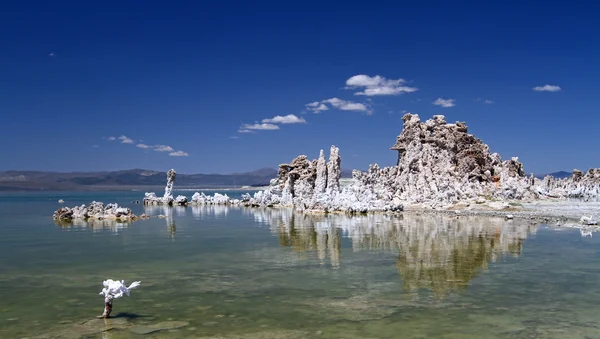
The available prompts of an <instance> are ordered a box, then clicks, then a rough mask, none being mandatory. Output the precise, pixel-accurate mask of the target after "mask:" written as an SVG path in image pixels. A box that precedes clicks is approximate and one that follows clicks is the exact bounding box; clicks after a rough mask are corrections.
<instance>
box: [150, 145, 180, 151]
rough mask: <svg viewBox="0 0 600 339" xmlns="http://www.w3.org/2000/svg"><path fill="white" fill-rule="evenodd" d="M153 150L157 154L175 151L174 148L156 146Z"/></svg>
mask: <svg viewBox="0 0 600 339" xmlns="http://www.w3.org/2000/svg"><path fill="white" fill-rule="evenodd" d="M152 148H153V149H154V150H155V151H157V152H173V151H175V150H174V149H173V147H171V146H167V145H156V146H152Z"/></svg>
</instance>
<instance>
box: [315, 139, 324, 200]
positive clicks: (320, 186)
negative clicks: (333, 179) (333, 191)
mask: <svg viewBox="0 0 600 339" xmlns="http://www.w3.org/2000/svg"><path fill="white" fill-rule="evenodd" d="M316 171H317V173H316V174H317V177H316V178H315V192H316V193H325V189H326V188H327V162H326V160H325V154H324V153H323V150H321V152H320V153H319V159H318V160H317V168H316Z"/></svg>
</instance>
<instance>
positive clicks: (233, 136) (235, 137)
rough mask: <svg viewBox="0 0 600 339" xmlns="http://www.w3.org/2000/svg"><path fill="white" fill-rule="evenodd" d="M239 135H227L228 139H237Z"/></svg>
mask: <svg viewBox="0 0 600 339" xmlns="http://www.w3.org/2000/svg"><path fill="white" fill-rule="evenodd" d="M239 138H240V137H238V136H236V135H232V136H230V137H229V139H239Z"/></svg>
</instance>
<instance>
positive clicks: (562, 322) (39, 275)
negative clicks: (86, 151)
mask: <svg viewBox="0 0 600 339" xmlns="http://www.w3.org/2000/svg"><path fill="white" fill-rule="evenodd" d="M186 193H188V192H186ZM227 193H228V194H230V195H238V194H241V192H227ZM142 196H143V192H121V193H119V192H107V193H98V192H95V193H65V192H60V193H14V194H2V195H0V215H1V216H2V219H1V220H2V222H1V226H0V291H1V293H0V294H1V296H2V304H1V305H0V337H1V338H21V337H39V338H142V337H146V338H599V337H600V327H599V326H598V314H600V303H599V300H600V284H599V283H598V282H599V281H600V264H599V263H598V259H599V257H600V250H599V249H600V246H599V245H600V244H599V240H598V238H597V237H592V238H590V237H587V238H584V237H581V235H580V234H579V232H578V231H577V230H568V229H562V230H561V229H558V230H557V229H549V228H547V227H544V226H543V225H541V226H540V225H532V224H529V223H526V222H525V223H521V222H519V221H517V220H514V221H505V220H503V219H491V218H475V217H458V218H457V217H443V216H408V215H405V216H403V217H389V216H383V215H375V216H374V215H371V216H360V217H347V216H343V215H329V216H322V215H305V214H294V213H293V212H291V211H289V210H281V209H244V208H241V209H240V208H227V207H218V206H217V207H187V208H162V207H158V208H157V207H155V208H144V207H143V206H140V205H136V204H132V203H131V201H132V200H141V198H142ZM61 198H62V199H64V200H65V205H67V206H74V205H78V204H81V203H87V202H90V201H92V200H99V201H103V202H105V203H107V202H118V203H119V204H122V205H126V206H129V207H131V208H132V209H134V212H135V213H137V214H141V213H143V212H145V213H148V214H152V215H158V214H162V215H165V216H166V218H163V219H158V218H152V219H149V220H143V221H138V222H135V223H133V224H130V225H124V224H121V225H119V224H114V223H112V224H111V223H96V224H93V225H89V224H78V225H56V224H55V223H54V222H53V220H52V217H51V215H52V212H53V211H54V210H55V209H56V208H58V207H59V206H60V205H59V204H58V203H57V200H58V199H61ZM107 278H112V279H125V280H126V281H127V282H131V281H133V280H141V281H142V286H141V287H140V288H139V289H137V290H134V291H133V292H132V295H131V297H125V298H122V299H118V300H116V301H115V305H114V311H113V315H115V318H113V319H109V320H107V321H104V320H99V319H95V316H97V315H99V314H101V312H102V308H103V299H102V297H101V296H99V295H98V292H99V291H100V290H101V288H102V286H101V282H102V280H104V279H107Z"/></svg>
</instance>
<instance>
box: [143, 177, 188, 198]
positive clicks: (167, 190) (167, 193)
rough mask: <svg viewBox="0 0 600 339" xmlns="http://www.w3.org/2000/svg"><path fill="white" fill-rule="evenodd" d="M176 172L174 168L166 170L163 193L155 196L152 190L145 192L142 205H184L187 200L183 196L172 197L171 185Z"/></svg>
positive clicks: (173, 182)
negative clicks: (165, 183)
mask: <svg viewBox="0 0 600 339" xmlns="http://www.w3.org/2000/svg"><path fill="white" fill-rule="evenodd" d="M176 176H177V173H176V172H175V170H174V169H170V170H169V171H168V172H167V186H165V194H164V195H163V196H162V197H158V196H156V193H154V192H146V194H145V197H144V200H143V202H144V205H169V206H172V205H178V206H185V205H187V203H188V200H187V198H186V197H185V196H183V195H179V196H177V197H176V198H173V185H174V184H175V177H176Z"/></svg>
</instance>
